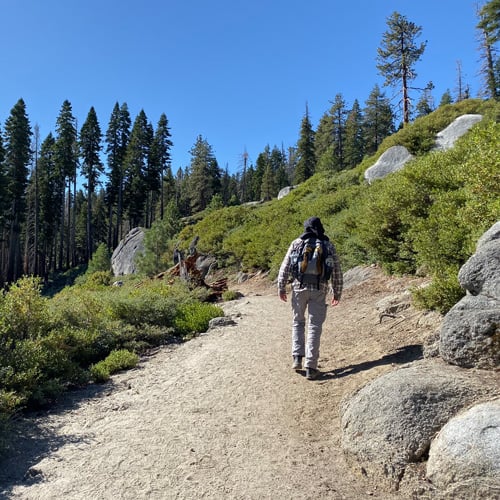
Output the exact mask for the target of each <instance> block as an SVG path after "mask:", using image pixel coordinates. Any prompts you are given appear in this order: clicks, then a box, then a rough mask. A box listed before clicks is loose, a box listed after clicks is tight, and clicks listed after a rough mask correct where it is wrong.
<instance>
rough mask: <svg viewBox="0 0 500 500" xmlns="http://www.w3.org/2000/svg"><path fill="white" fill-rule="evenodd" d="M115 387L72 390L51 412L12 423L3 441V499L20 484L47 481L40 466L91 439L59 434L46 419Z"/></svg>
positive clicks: (109, 384) (0, 495)
mask: <svg viewBox="0 0 500 500" xmlns="http://www.w3.org/2000/svg"><path fill="white" fill-rule="evenodd" d="M114 387H115V385H114V384H113V382H112V381H110V382H107V383H106V384H102V385H97V384H92V385H89V386H86V387H84V388H82V389H78V390H74V391H68V392H66V393H65V394H64V395H63V396H62V397H61V400H60V401H59V402H58V403H57V404H56V405H55V406H54V407H51V408H50V409H49V410H47V411H37V412H30V413H27V414H25V415H22V416H21V417H20V418H16V419H15V420H13V421H11V422H9V423H8V424H7V429H6V432H7V433H8V435H7V436H6V437H3V438H2V439H3V440H4V441H5V448H4V449H3V450H2V455H1V456H0V498H10V495H11V494H12V490H13V488H14V487H15V486H16V485H29V484H34V483H37V482H41V481H44V479H45V478H44V477H43V474H42V472H41V471H40V470H38V469H37V467H36V464H38V463H39V462H40V461H41V460H42V459H43V458H45V457H47V456H49V455H50V454H52V453H54V452H55V451H57V450H58V449H59V448H61V447H62V446H64V445H65V444H68V443H82V442H85V441H86V440H87V438H86V437H85V436H81V435H79V436H75V435H68V434H66V435H64V436H61V435H57V433H56V432H55V431H53V429H52V428H51V426H50V425H43V424H42V423H41V422H42V420H43V419H44V417H45V416H49V415H51V414H52V415H53V414H57V413H64V412H66V411H74V410H75V409H76V408H78V407H79V406H80V405H81V404H83V403H84V402H85V401H88V400H90V399H92V398H96V397H102V396H105V395H107V394H109V393H110V392H111V391H112V390H113V388H114ZM89 439H90V437H89Z"/></svg>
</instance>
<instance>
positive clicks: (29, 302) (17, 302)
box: [0, 277, 52, 342]
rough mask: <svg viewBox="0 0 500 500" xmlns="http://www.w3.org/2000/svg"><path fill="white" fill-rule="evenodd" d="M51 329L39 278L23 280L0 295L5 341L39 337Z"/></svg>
mask: <svg viewBox="0 0 500 500" xmlns="http://www.w3.org/2000/svg"><path fill="white" fill-rule="evenodd" d="M51 326H52V321H51V318H50V312H49V308H48V299H46V298H45V297H42V294H41V280H40V278H33V277H24V278H21V279H20V280H18V281H17V282H16V283H14V284H13V285H12V286H11V287H10V288H9V290H8V291H7V292H6V293H5V295H3V296H2V295H1V294H0V336H1V337H2V338H3V341H4V342H11V341H15V340H23V339H33V338H38V337H40V336H42V335H44V334H45V333H47V332H48V331H49V330H50V328H51Z"/></svg>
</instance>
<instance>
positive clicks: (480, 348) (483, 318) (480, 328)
mask: <svg viewBox="0 0 500 500" xmlns="http://www.w3.org/2000/svg"><path fill="white" fill-rule="evenodd" d="M439 354H440V355H441V357H442V358H443V359H444V360H445V361H447V362H448V363H452V364H454V365H458V366H461V367H463V368H473V367H476V368H485V369H488V368H489V369H493V368H496V367H498V365H499V362H500V301H498V300H496V299H493V298H490V297H487V296H486V295H477V296H474V295H466V296H465V297H464V298H463V299H462V300H460V302H458V303H457V304H455V305H454V306H453V307H452V308H451V309H450V310H449V311H448V313H447V314H446V316H445V317H444V319H443V323H442V326H441V333H440V338H439Z"/></svg>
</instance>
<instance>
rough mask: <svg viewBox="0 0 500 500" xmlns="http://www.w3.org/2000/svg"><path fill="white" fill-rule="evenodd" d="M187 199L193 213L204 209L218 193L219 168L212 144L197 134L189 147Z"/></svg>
mask: <svg viewBox="0 0 500 500" xmlns="http://www.w3.org/2000/svg"><path fill="white" fill-rule="evenodd" d="M190 153H191V167H190V175H189V199H190V207H191V210H192V212H193V213H196V212H200V211H202V210H204V209H205V208H206V207H207V206H208V204H209V203H210V200H211V199H212V196H214V195H215V194H218V193H220V177H221V173H220V169H219V166H218V164H217V160H216V159H215V155H214V153H213V150H212V146H210V144H209V143H208V142H207V140H206V139H203V137H202V136H201V135H199V136H198V137H197V139H196V143H195V145H194V146H193V147H192V148H191V151H190Z"/></svg>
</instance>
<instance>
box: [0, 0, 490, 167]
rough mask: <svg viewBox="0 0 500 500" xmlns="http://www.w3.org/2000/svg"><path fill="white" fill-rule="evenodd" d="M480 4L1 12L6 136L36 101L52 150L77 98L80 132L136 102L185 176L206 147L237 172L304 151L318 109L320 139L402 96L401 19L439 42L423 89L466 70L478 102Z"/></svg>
mask: <svg viewBox="0 0 500 500" xmlns="http://www.w3.org/2000/svg"><path fill="white" fill-rule="evenodd" d="M478 2H479V4H480V5H482V4H484V0H478V1H476V0H418V1H416V0H348V1H346V2H340V1H338V0H311V1H309V2H305V1H304V0H300V1H299V0H246V1H241V0H212V1H206V0H204V1H201V0H134V1H132V0H85V1H84V0H0V60H1V64H0V67H1V68H2V74H1V77H0V125H1V126H2V127H3V125H4V123H5V120H6V119H7V118H8V116H9V113H10V110H11V109H12V107H13V106H14V105H15V103H16V102H17V101H18V99H19V98H23V99H24V101H25V102H26V106H27V113H28V116H29V118H30V123H31V125H35V124H38V125H39V127H40V134H41V139H42V140H43V139H44V138H45V137H46V136H47V135H48V133H49V132H54V130H55V122H56V119H57V116H58V114H59V111H60V109H61V105H62V103H63V101H64V100H65V99H68V100H69V101H70V102H71V104H72V107H73V114H74V116H75V117H76V118H77V119H78V125H79V127H80V126H81V125H82V124H83V122H84V121H85V119H86V117H87V113H88V111H89V109H90V107H91V106H94V108H95V110H96V112H97V116H98V119H99V123H100V125H101V129H102V131H103V133H104V132H105V131H106V129H107V126H108V122H109V117H110V114H111V111H112V108H113V106H114V104H115V102H119V103H120V104H122V103H123V102H126V103H127V104H128V106H129V110H130V113H131V117H132V120H134V119H135V117H136V116H137V114H138V112H139V111H140V110H141V109H143V110H144V111H145V113H146V115H147V117H148V119H149V120H150V121H151V123H152V124H153V126H154V127H155V128H156V124H157V122H158V119H159V117H160V115H161V113H165V114H166V116H167V118H168V121H169V126H170V129H171V133H172V141H173V143H174V146H173V148H172V168H173V171H174V173H175V172H176V171H177V169H178V168H179V167H185V166H187V165H189V163H190V160H191V155H190V154H189V150H190V149H191V148H192V146H193V145H194V143H195V141H196V138H197V137H198V135H201V136H202V137H203V138H204V139H206V140H207V141H208V143H209V144H210V145H211V146H212V148H213V150H214V153H215V156H216V158H217V160H218V163H219V166H220V167H221V168H226V166H227V167H228V168H229V171H230V172H231V173H232V172H235V171H238V170H240V169H241V167H242V155H243V153H244V151H245V150H246V151H247V153H248V155H249V160H250V162H252V163H255V161H256V159H257V156H258V155H259V153H261V152H262V151H263V150H264V148H265V146H266V145H267V144H269V145H270V147H271V148H272V147H273V146H274V145H277V146H278V147H281V146H282V145H283V146H284V147H285V148H287V147H289V146H292V145H295V144H296V142H297V139H298V136H299V131H300V123H301V120H302V118H303V116H304V114H305V109H306V103H307V105H308V109H309V115H310V118H311V121H312V124H313V127H315V128H316V126H317V124H318V121H319V119H320V117H321V115H322V114H323V113H324V112H325V111H327V110H328V109H329V108H330V106H331V102H332V101H333V100H334V98H335V95H336V94H339V93H340V94H342V96H343V97H344V100H345V101H346V104H347V106H348V107H351V106H352V103H353V101H354V99H358V102H359V103H360V105H361V107H364V105H365V101H366V99H367V98H368V96H369V94H370V92H371V90H372V89H373V87H374V85H375V84H379V86H380V87H381V89H382V90H383V91H384V92H386V95H387V97H392V96H393V95H394V91H393V90H392V89H390V88H384V87H382V84H383V79H382V77H381V76H380V75H379V74H378V72H377V69H376V55H377V47H379V46H380V45H381V41H382V35H383V33H384V32H385V31H387V18H388V17H389V16H390V15H391V14H392V13H393V12H394V11H397V12H399V13H400V14H402V15H404V16H405V17H406V18H407V19H408V20H409V21H411V22H413V23H415V24H417V25H418V26H421V27H422V35H421V37H420V38H419V39H418V41H424V40H427V42H428V44H427V48H426V51H425V53H424V55H423V57H422V59H421V61H420V62H419V63H418V64H417V65H416V67H415V69H416V72H417V74H418V76H417V79H416V80H415V81H414V82H413V84H414V86H416V87H424V86H425V85H426V83H427V82H428V81H429V80H432V81H433V82H434V85H435V90H434V92H433V96H434V99H435V101H436V104H438V103H439V100H440V99H441V96H442V95H443V93H444V92H445V91H446V90H447V89H449V90H450V91H451V92H452V94H453V95H454V90H455V88H456V85H457V61H460V63H461V66H462V75H463V79H464V82H465V83H466V84H469V86H470V88H471V93H472V96H473V97H475V96H476V95H477V92H478V91H479V89H480V86H481V79H480V77H479V76H478V73H479V69H480V63H479V52H478V42H477V30H476V29H475V26H476V24H477V17H476V6H477V5H478ZM414 97H415V100H418V95H415V94H414ZM396 101H397V99H396ZM396 101H395V102H396Z"/></svg>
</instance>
